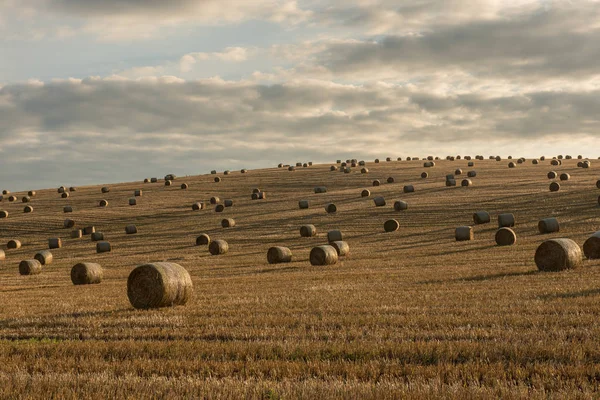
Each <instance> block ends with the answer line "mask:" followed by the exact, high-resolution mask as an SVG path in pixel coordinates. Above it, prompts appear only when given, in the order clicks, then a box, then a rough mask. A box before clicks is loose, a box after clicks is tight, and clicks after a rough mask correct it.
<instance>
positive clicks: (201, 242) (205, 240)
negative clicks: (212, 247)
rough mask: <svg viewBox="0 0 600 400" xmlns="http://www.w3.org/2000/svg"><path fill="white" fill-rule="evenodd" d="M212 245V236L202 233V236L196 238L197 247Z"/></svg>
mask: <svg viewBox="0 0 600 400" xmlns="http://www.w3.org/2000/svg"><path fill="white" fill-rule="evenodd" d="M208 244H210V236H208V235H207V234H206V233H201V234H200V236H198V237H197V238H196V246H205V245H208Z"/></svg>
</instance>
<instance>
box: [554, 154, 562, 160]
mask: <svg viewBox="0 0 600 400" xmlns="http://www.w3.org/2000/svg"><path fill="white" fill-rule="evenodd" d="M554 158H558V159H559V160H562V159H563V156H562V154H561V155H559V156H558V157H554Z"/></svg>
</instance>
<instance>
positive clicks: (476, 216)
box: [473, 211, 491, 225]
mask: <svg viewBox="0 0 600 400" xmlns="http://www.w3.org/2000/svg"><path fill="white" fill-rule="evenodd" d="M490 221H491V219H490V214H489V213H488V212H487V211H477V212H475V213H473V222H474V223H475V224H477V225H480V224H488V223H489V222H490Z"/></svg>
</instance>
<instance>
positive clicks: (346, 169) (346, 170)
mask: <svg viewBox="0 0 600 400" xmlns="http://www.w3.org/2000/svg"><path fill="white" fill-rule="evenodd" d="M350 172H352V169H350V168H348V167H346V168H344V173H345V174H349V173H350Z"/></svg>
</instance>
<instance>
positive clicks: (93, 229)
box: [83, 226, 96, 235]
mask: <svg viewBox="0 0 600 400" xmlns="http://www.w3.org/2000/svg"><path fill="white" fill-rule="evenodd" d="M94 232H96V227H95V226H86V227H85V228H83V234H84V235H91V234H92V233H94Z"/></svg>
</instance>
